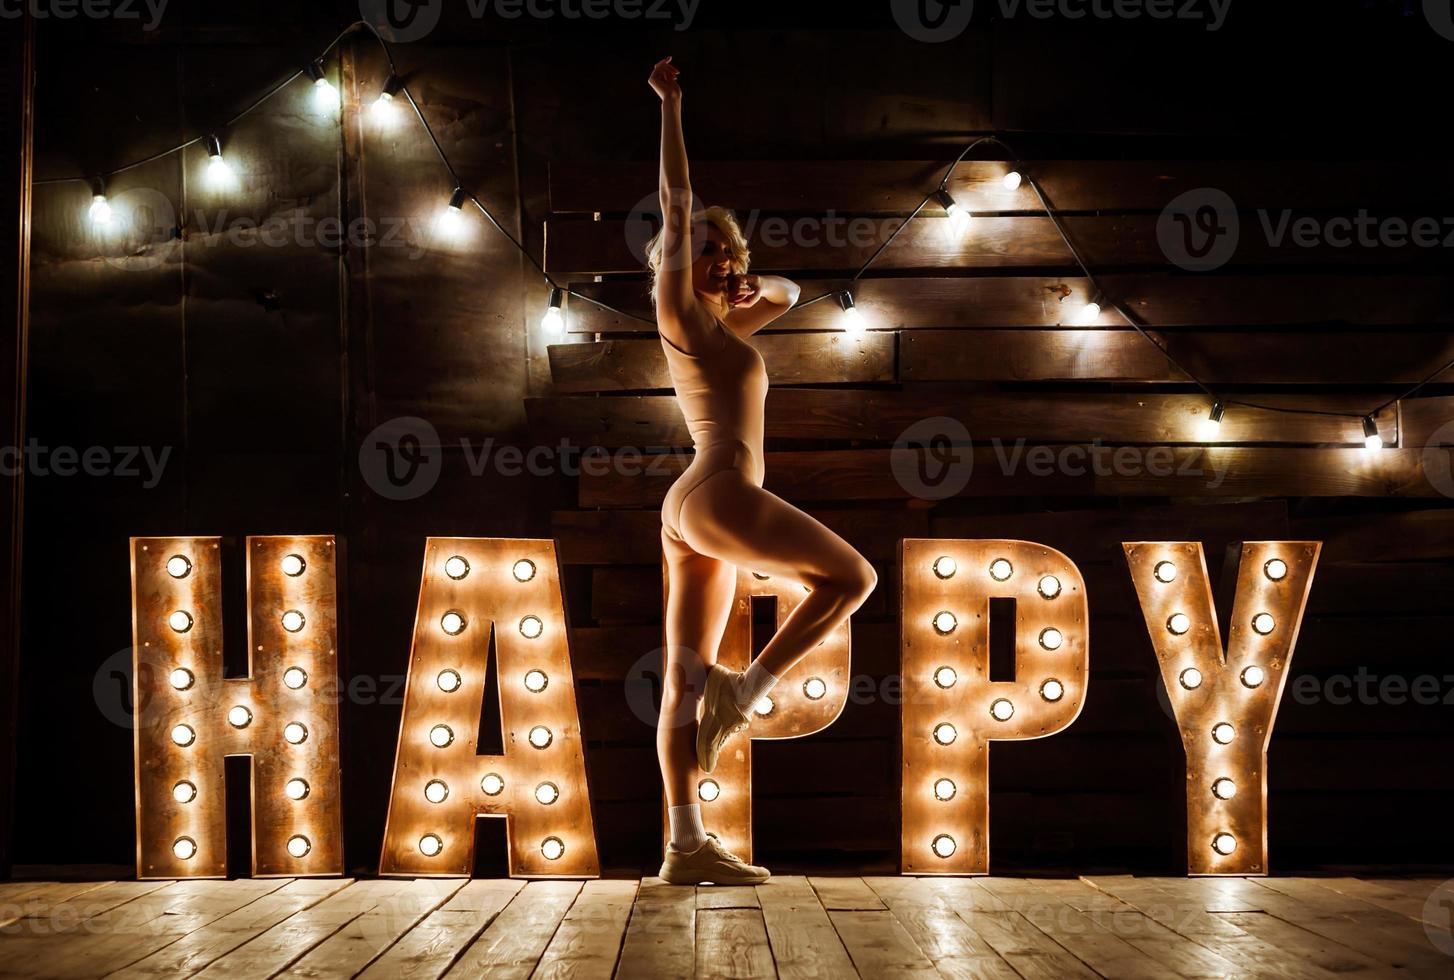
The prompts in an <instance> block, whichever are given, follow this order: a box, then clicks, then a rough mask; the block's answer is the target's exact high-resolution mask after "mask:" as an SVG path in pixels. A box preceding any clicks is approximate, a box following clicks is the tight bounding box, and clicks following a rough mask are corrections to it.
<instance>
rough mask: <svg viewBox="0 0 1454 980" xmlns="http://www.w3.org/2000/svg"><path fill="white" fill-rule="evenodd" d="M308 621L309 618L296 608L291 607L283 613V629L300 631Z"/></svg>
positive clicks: (294, 631) (292, 631)
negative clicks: (305, 617)
mask: <svg viewBox="0 0 1454 980" xmlns="http://www.w3.org/2000/svg"><path fill="white" fill-rule="evenodd" d="M306 622H307V620H306V619H304V618H303V614H302V613H300V612H299V611H298V610H296V609H289V610H288V611H287V612H285V613H283V629H285V630H287V631H288V632H289V633H297V632H299V631H300V630H302V629H303V625H304V624H305V623H306Z"/></svg>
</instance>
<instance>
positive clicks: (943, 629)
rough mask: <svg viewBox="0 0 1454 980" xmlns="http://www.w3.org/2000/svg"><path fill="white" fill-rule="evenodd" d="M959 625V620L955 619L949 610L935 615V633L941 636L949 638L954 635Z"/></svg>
mask: <svg viewBox="0 0 1454 980" xmlns="http://www.w3.org/2000/svg"><path fill="white" fill-rule="evenodd" d="M958 625H959V620H957V619H955V618H954V613H952V612H950V611H949V610H947V609H945V610H943V611H941V612H937V613H935V614H934V632H936V633H938V634H939V635H940V636H948V635H949V634H950V633H953V632H954V628H955V627H956V626H958Z"/></svg>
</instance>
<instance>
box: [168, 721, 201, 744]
mask: <svg viewBox="0 0 1454 980" xmlns="http://www.w3.org/2000/svg"><path fill="white" fill-rule="evenodd" d="M195 741H197V731H196V729H194V728H193V727H192V726H191V725H174V726H172V743H173V744H174V745H180V746H182V747H183V748H186V747H187V746H189V745H191V744H192V743H193V742H195Z"/></svg>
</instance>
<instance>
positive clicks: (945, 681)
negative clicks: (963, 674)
mask: <svg viewBox="0 0 1454 980" xmlns="http://www.w3.org/2000/svg"><path fill="white" fill-rule="evenodd" d="M957 680H959V675H958V674H956V673H955V672H954V668H953V667H940V668H939V669H938V670H936V671H934V683H935V684H938V685H939V686H940V687H953V686H954V682H955V681H957Z"/></svg>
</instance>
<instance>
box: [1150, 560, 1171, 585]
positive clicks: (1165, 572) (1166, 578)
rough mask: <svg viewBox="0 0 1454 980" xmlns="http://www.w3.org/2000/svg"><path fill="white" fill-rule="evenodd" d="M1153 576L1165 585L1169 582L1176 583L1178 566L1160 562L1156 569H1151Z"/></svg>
mask: <svg viewBox="0 0 1454 980" xmlns="http://www.w3.org/2000/svg"><path fill="white" fill-rule="evenodd" d="M1151 574H1152V575H1154V576H1156V581H1158V582H1160V583H1162V584H1163V585H1164V584H1166V583H1167V582H1174V581H1176V566H1175V565H1173V564H1172V563H1171V562H1169V561H1159V562H1157V563H1156V567H1155V568H1153V569H1151Z"/></svg>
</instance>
